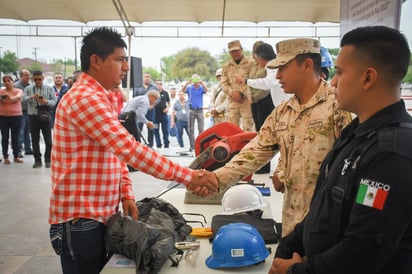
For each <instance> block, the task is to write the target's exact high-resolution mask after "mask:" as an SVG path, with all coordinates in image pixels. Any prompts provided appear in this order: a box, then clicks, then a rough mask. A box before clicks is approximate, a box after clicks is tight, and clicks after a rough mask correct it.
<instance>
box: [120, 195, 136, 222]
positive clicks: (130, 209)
mask: <svg viewBox="0 0 412 274" xmlns="http://www.w3.org/2000/svg"><path fill="white" fill-rule="evenodd" d="M122 207H123V214H124V215H126V216H130V217H132V219H133V220H137V219H138V218H139V210H138V209H137V206H136V202H135V201H134V200H124V201H123V202H122Z"/></svg>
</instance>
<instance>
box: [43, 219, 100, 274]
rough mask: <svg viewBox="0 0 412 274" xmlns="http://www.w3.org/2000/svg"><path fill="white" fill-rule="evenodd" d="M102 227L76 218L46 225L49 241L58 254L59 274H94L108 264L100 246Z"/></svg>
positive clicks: (91, 221)
mask: <svg viewBox="0 0 412 274" xmlns="http://www.w3.org/2000/svg"><path fill="white" fill-rule="evenodd" d="M105 232H106V226H105V225H104V224H102V223H99V222H97V221H94V220H90V219H83V218H80V219H78V220H77V221H76V222H73V221H70V222H66V223H61V224H54V225H51V226H50V230H49V234H50V242H51V245H52V247H53V249H54V251H55V252H56V254H57V255H60V262H61V265H62V270H63V274H98V273H100V271H101V270H102V269H103V267H104V265H105V264H106V263H107V261H108V254H107V252H106V248H105V245H104V234H105Z"/></svg>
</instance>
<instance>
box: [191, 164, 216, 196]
mask: <svg viewBox="0 0 412 274" xmlns="http://www.w3.org/2000/svg"><path fill="white" fill-rule="evenodd" d="M186 188H187V189H188V190H189V191H191V192H192V193H193V194H195V195H198V196H200V197H206V196H208V195H212V194H215V193H217V192H219V182H218V180H217V177H216V175H215V174H214V173H213V172H210V171H207V170H205V169H200V170H194V171H193V177H192V181H191V182H190V184H189V185H188V186H187V187H186Z"/></svg>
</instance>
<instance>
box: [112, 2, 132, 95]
mask: <svg viewBox="0 0 412 274" xmlns="http://www.w3.org/2000/svg"><path fill="white" fill-rule="evenodd" d="M112 2H113V5H114V6H115V8H116V10H117V13H118V14H119V17H120V20H121V21H122V23H123V26H124V29H125V32H126V35H127V37H128V56H127V62H128V64H129V70H128V71H127V76H126V89H127V98H130V73H131V72H130V69H131V61H132V55H131V50H132V49H131V48H132V35H133V29H134V28H133V27H132V26H131V25H130V21H129V19H128V18H127V15H126V12H125V10H124V9H123V5H122V2H121V0H112ZM126 23H127V25H126Z"/></svg>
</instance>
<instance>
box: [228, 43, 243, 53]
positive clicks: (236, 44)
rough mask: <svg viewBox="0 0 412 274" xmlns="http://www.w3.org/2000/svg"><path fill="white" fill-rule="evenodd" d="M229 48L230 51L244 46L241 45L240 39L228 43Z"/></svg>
mask: <svg viewBox="0 0 412 274" xmlns="http://www.w3.org/2000/svg"><path fill="white" fill-rule="evenodd" d="M227 48H228V49H229V52H231V51H233V50H240V49H241V48H242V46H241V45H240V41H239V40H234V41H231V42H229V43H228V44H227Z"/></svg>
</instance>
